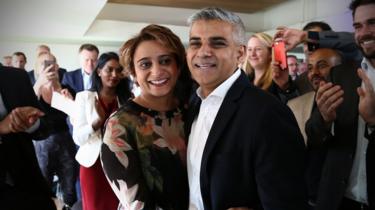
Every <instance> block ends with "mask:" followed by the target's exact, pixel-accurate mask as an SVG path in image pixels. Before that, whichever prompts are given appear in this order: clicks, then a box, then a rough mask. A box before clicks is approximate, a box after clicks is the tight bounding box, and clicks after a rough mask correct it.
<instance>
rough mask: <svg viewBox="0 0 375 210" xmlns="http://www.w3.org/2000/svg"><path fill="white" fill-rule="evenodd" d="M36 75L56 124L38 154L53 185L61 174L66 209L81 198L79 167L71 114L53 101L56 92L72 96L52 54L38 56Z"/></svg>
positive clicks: (37, 87)
mask: <svg viewBox="0 0 375 210" xmlns="http://www.w3.org/2000/svg"><path fill="white" fill-rule="evenodd" d="M47 64H49V65H48V66H47ZM35 75H36V81H35V84H34V91H35V93H36V95H37V96H38V97H39V102H40V104H41V106H42V107H43V110H44V111H45V112H46V114H48V115H49V116H50V117H51V118H53V120H54V123H55V125H54V127H53V129H52V130H51V134H50V135H49V136H48V137H47V138H46V139H45V140H44V141H34V147H35V151H36V155H37V158H38V162H39V166H40V168H41V170H42V173H43V175H44V177H45V178H46V180H47V182H48V183H49V184H50V186H51V187H52V183H53V178H54V175H57V177H58V180H59V184H60V186H61V192H62V197H63V202H64V205H65V209H69V208H70V207H72V206H73V204H74V203H75V202H76V200H77V197H76V191H75V181H76V177H77V167H76V162H75V159H74V155H75V152H76V149H75V145H74V142H73V139H72V137H71V135H70V133H69V128H68V125H67V123H66V118H67V115H66V114H65V113H63V112H61V111H59V110H57V109H55V108H52V107H51V105H50V104H51V99H52V92H53V91H57V92H60V93H62V94H64V95H67V96H69V97H72V96H71V95H70V94H69V93H68V90H67V89H64V86H62V85H61V84H60V82H59V76H58V65H57V64H56V58H55V56H53V55H52V54H50V53H42V54H40V55H39V56H38V58H37V60H36V63H35Z"/></svg>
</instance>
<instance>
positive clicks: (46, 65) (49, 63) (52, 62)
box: [44, 60, 55, 72]
mask: <svg viewBox="0 0 375 210" xmlns="http://www.w3.org/2000/svg"><path fill="white" fill-rule="evenodd" d="M54 64H55V61H53V60H45V61H44V69H46V68H48V67H49V66H50V65H54ZM52 71H53V68H51V69H50V70H49V71H48V72H52Z"/></svg>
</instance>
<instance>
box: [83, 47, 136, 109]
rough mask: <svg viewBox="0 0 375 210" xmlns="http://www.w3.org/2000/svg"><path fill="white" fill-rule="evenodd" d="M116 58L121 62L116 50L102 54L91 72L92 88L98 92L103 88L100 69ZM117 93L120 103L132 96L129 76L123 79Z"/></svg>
mask: <svg viewBox="0 0 375 210" xmlns="http://www.w3.org/2000/svg"><path fill="white" fill-rule="evenodd" d="M111 60H115V61H117V62H119V63H120V58H119V56H118V55H117V54H116V53H115V52H106V53H103V54H102V55H100V57H99V59H98V63H97V65H96V67H95V70H94V72H93V73H92V74H91V79H92V85H91V88H90V90H91V91H95V92H97V93H99V92H100V90H101V89H102V88H103V84H102V80H101V78H100V77H99V75H98V70H99V69H102V68H103V67H104V66H105V64H106V63H107V62H108V61H111ZM116 95H117V97H118V99H119V103H120V104H124V103H125V102H126V101H127V100H128V99H129V98H130V97H131V96H132V93H131V81H130V79H129V78H127V77H126V78H124V79H121V81H120V83H119V84H118V85H117V87H116Z"/></svg>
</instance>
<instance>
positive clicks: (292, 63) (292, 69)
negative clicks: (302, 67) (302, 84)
mask: <svg viewBox="0 0 375 210" xmlns="http://www.w3.org/2000/svg"><path fill="white" fill-rule="evenodd" d="M286 61H287V63H288V70H289V76H290V77H291V78H292V80H296V79H297V77H298V75H299V72H298V70H299V68H298V67H299V63H298V58H297V56H295V55H288V56H287V57H286Z"/></svg>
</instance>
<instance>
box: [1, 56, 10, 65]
mask: <svg viewBox="0 0 375 210" xmlns="http://www.w3.org/2000/svg"><path fill="white" fill-rule="evenodd" d="M2 64H3V66H8V67H12V56H11V55H6V56H4V57H3V63H2Z"/></svg>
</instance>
